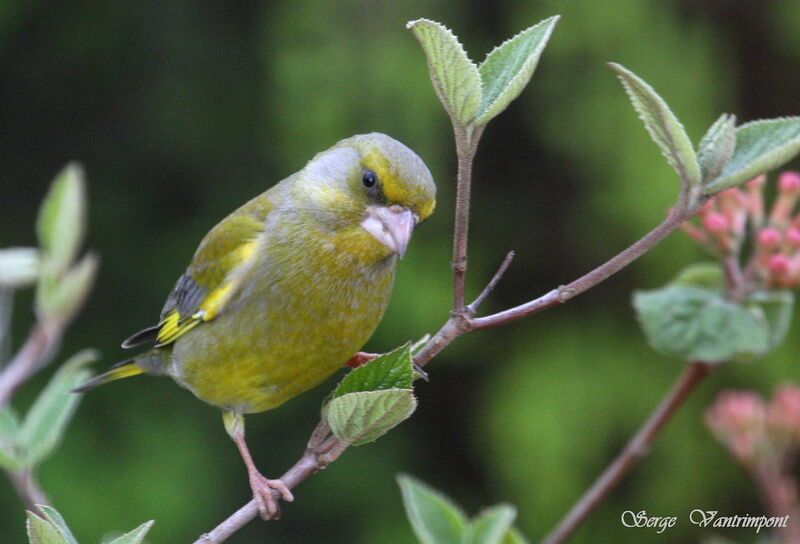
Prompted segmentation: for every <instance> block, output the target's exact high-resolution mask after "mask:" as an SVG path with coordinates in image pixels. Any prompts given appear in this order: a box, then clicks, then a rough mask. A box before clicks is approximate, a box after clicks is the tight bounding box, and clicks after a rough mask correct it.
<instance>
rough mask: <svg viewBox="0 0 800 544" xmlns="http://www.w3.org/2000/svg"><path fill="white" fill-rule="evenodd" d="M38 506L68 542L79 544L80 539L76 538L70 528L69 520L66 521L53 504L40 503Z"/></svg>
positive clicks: (69, 543)
mask: <svg viewBox="0 0 800 544" xmlns="http://www.w3.org/2000/svg"><path fill="white" fill-rule="evenodd" d="M38 508H39V510H40V511H41V512H42V514H44V518H45V519H46V520H47V521H48V522H49V523H50V524H51V525H53V527H55V528H56V529H57V530H58V532H59V533H60V534H61V536H62V537H63V538H64V540H65V541H66V542H67V543H68V544H78V541H77V540H75V537H74V536H73V534H72V531H70V530H69V527H68V526H67V522H66V521H64V518H63V517H61V514H59V513H58V510H56V509H55V508H53V507H52V506H47V505H46V504H40V505H38Z"/></svg>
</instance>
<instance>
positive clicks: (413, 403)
mask: <svg viewBox="0 0 800 544" xmlns="http://www.w3.org/2000/svg"><path fill="white" fill-rule="evenodd" d="M416 407H417V400H416V399H415V398H414V392H413V390H411V389H384V390H381V391H362V392H359V393H348V394H346V395H342V396H341V397H336V398H334V399H333V400H331V401H330V402H328V403H327V404H326V405H325V408H324V410H323V414H324V417H325V418H326V420H327V422H328V425H330V427H331V431H332V432H333V434H334V435H335V436H336V438H338V439H340V440H343V441H346V442H349V443H351V444H352V445H354V446H360V445H361V444H366V443H367V442H372V441H373V440H376V439H377V438H379V437H380V436H382V435H384V434H386V433H387V432H389V431H390V430H391V429H392V428H393V427H395V426H396V425H398V424H400V423H401V422H402V421H404V420H406V419H408V418H409V417H410V416H411V414H413V413H414V410H415V409H416Z"/></svg>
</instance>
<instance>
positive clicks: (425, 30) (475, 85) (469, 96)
mask: <svg viewBox="0 0 800 544" xmlns="http://www.w3.org/2000/svg"><path fill="white" fill-rule="evenodd" d="M406 28H408V29H410V30H411V32H413V33H414V36H416V38H417V40H419V43H420V45H422V49H423V51H424V52H425V57H426V58H427V61H428V72H429V73H430V77H431V81H432V82H433V88H434V90H435V91H436V94H437V96H438V97H439V100H440V101H441V102H442V105H443V106H444V109H445V110H447V113H448V114H449V115H450V118H451V119H452V121H453V124H454V125H456V126H461V127H466V126H467V125H469V124H470V123H472V121H473V120H474V119H475V115H476V113H477V112H478V108H479V107H480V104H481V77H480V74H479V73H478V67H477V66H475V63H474V62H472V61H471V60H470V59H469V57H468V56H467V53H466V52H465V51H464V48H463V47H462V45H461V44H460V43H459V41H458V39H457V38H456V37H455V35H454V34H453V33H452V32H451V31H450V30H449V29H447V28H446V27H444V26H443V25H441V24H439V23H437V22H435V21H430V20H428V19H418V20H416V21H411V22H409V23H408V24H407V25H406Z"/></svg>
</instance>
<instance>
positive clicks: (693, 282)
mask: <svg viewBox="0 0 800 544" xmlns="http://www.w3.org/2000/svg"><path fill="white" fill-rule="evenodd" d="M670 285H682V286H685V287H702V288H705V289H711V290H716V291H719V292H722V290H723V289H724V288H725V271H724V270H722V267H721V266H720V265H719V263H695V264H691V265H689V266H687V267H686V268H684V269H683V270H681V271H680V272H679V273H678V275H677V276H676V277H675V279H674V280H672V281H671V282H670Z"/></svg>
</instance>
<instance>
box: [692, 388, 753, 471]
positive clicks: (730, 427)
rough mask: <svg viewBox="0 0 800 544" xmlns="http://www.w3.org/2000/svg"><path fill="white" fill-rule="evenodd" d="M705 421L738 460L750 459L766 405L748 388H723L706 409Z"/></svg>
mask: <svg viewBox="0 0 800 544" xmlns="http://www.w3.org/2000/svg"><path fill="white" fill-rule="evenodd" d="M705 419H706V424H707V425H708V426H709V427H710V428H711V430H712V431H713V432H714V434H715V435H716V436H717V438H718V439H719V440H720V441H721V442H722V443H723V444H725V445H726V446H727V447H728V449H729V450H730V452H731V454H732V455H733V456H734V457H735V458H736V459H737V460H739V461H740V462H743V463H747V462H749V461H751V460H752V459H753V458H754V456H755V454H756V449H757V448H756V445H757V443H758V442H759V441H760V440H761V439H762V437H763V433H764V421H765V419H766V407H765V406H764V403H763V401H762V400H761V398H760V397H759V396H758V395H756V394H755V393H751V392H749V391H723V392H722V393H720V394H719V395H718V396H717V400H716V401H715V402H714V404H713V405H712V406H711V408H709V409H708V410H707V411H706V416H705Z"/></svg>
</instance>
